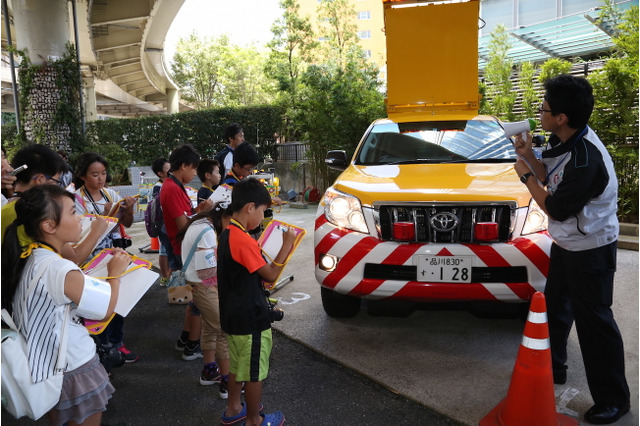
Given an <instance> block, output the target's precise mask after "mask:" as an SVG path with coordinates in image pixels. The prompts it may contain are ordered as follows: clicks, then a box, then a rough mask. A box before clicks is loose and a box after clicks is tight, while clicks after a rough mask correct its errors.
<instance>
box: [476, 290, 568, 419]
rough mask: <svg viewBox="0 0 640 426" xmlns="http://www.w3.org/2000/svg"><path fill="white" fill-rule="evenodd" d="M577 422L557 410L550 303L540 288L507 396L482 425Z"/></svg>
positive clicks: (536, 294)
mask: <svg viewBox="0 0 640 426" xmlns="http://www.w3.org/2000/svg"><path fill="white" fill-rule="evenodd" d="M577 424H578V420H576V419H574V418H571V417H568V416H565V415H564V414H559V413H557V412H556V399H555V395H554V391H553V372H552V369H551V349H550V348H549V325H548V324H547V304H546V302H545V299H544V294H542V293H541V292H539V291H538V292H536V293H535V294H534V295H533V298H532V299H531V308H530V309H529V317H528V318H527V323H526V325H525V326H524V335H523V336H522V343H521V344H520V350H519V351H518V358H517V359H516V365H515V367H514V368H513V374H512V375H511V384H510V385H509V391H508V392H507V397H506V398H505V399H503V400H502V402H500V403H499V404H498V405H497V406H496V407H495V408H494V409H493V410H491V412H490V413H489V414H487V415H486V416H485V417H484V418H483V419H482V420H481V421H480V425H481V426H489V425H501V426H508V425H517V426H541V425H577Z"/></svg>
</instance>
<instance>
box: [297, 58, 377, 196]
mask: <svg viewBox="0 0 640 426" xmlns="http://www.w3.org/2000/svg"><path fill="white" fill-rule="evenodd" d="M377 75H378V70H377V68H376V67H375V66H374V65H371V64H368V63H366V62H365V60H364V57H363V56H360V57H358V56H357V55H356V50H355V49H352V50H351V53H350V54H348V55H347V57H346V61H345V63H344V68H341V67H340V65H339V64H338V63H337V62H335V61H331V62H326V63H324V64H318V65H311V66H310V67H309V68H308V70H307V71H306V72H305V74H304V75H303V78H302V79H303V82H304V86H303V90H302V91H301V93H300V102H299V108H298V109H297V110H296V111H294V117H295V121H296V123H297V124H298V126H299V131H300V133H301V134H302V135H303V136H304V138H305V140H308V141H309V152H308V160H309V162H310V164H311V169H312V173H313V174H314V176H315V177H316V186H318V187H320V188H326V186H327V185H328V184H330V183H331V182H330V174H329V173H330V172H329V170H328V169H327V167H326V165H325V164H324V158H325V156H326V154H327V151H329V150H331V149H344V150H345V151H347V153H348V155H351V154H353V152H354V150H355V148H356V146H357V144H358V142H359V140H360V138H361V137H362V134H363V132H364V131H365V130H366V128H367V126H369V124H370V123H371V121H372V120H374V119H376V118H379V117H381V116H383V115H384V102H383V96H382V93H381V92H380V91H379V87H380V84H379V82H378V80H377Z"/></svg>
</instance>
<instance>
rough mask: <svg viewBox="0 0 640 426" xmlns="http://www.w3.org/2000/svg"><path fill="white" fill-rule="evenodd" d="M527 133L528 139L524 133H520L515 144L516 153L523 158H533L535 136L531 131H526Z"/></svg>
mask: <svg viewBox="0 0 640 426" xmlns="http://www.w3.org/2000/svg"><path fill="white" fill-rule="evenodd" d="M526 135H527V137H526V139H523V138H522V133H518V134H517V135H516V140H515V142H514V143H513V146H514V147H515V149H516V154H518V155H520V156H521V157H523V158H531V156H532V155H533V137H532V136H531V133H530V132H526Z"/></svg>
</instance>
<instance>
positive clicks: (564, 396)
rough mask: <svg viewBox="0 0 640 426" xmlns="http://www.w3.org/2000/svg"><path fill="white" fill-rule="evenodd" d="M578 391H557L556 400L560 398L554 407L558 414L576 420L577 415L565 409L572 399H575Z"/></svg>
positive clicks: (569, 389)
mask: <svg viewBox="0 0 640 426" xmlns="http://www.w3.org/2000/svg"><path fill="white" fill-rule="evenodd" d="M579 393H580V391H579V390H578V389H574V388H567V389H565V390H558V391H557V392H556V398H560V400H559V401H558V403H557V405H556V410H557V411H558V413H562V414H566V415H567V416H571V417H575V418H578V417H579V416H578V413H577V412H575V411H573V410H570V409H569V408H567V404H569V402H571V400H572V399H573V398H575V397H576V396H577V395H578V394H579Z"/></svg>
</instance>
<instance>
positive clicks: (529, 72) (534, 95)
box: [520, 62, 540, 118]
mask: <svg viewBox="0 0 640 426" xmlns="http://www.w3.org/2000/svg"><path fill="white" fill-rule="evenodd" d="M535 73H536V67H535V66H534V65H533V64H532V63H531V62H523V63H522V64H520V88H521V89H522V102H521V105H522V112H523V116H522V117H520V118H535V117H536V114H537V113H538V104H539V103H540V97H539V95H538V92H537V91H536V90H535V87H534V84H533V81H534V80H533V76H534V75H535Z"/></svg>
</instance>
